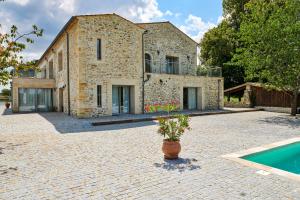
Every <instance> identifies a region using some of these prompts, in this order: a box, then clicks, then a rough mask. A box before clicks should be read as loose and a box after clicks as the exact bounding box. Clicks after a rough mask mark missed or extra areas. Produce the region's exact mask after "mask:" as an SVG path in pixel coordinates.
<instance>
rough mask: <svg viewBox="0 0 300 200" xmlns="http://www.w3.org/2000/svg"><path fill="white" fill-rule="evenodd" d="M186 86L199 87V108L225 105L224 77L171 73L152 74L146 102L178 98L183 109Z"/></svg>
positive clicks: (146, 89) (147, 88)
mask: <svg viewBox="0 0 300 200" xmlns="http://www.w3.org/2000/svg"><path fill="white" fill-rule="evenodd" d="M218 84H219V86H218ZM185 87H194V88H197V109H199V110H209V109H218V108H220V109H222V108H223V107H224V103H223V78H209V77H200V76H182V75H171V74H151V77H150V79H149V80H148V81H147V82H146V83H145V104H152V105H153V104H155V103H167V102H170V101H173V100H176V101H178V102H180V108H181V109H183V88H185ZM218 88H219V89H218ZM218 95H219V97H218ZM218 99H219V102H218Z"/></svg>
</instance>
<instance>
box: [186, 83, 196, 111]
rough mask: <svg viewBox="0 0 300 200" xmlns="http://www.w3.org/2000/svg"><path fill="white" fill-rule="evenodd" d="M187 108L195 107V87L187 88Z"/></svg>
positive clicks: (193, 108)
mask: <svg viewBox="0 0 300 200" xmlns="http://www.w3.org/2000/svg"><path fill="white" fill-rule="evenodd" d="M188 109H189V110H195V109H197V89H196V88H189V89H188Z"/></svg>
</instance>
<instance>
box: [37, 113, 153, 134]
mask: <svg viewBox="0 0 300 200" xmlns="http://www.w3.org/2000/svg"><path fill="white" fill-rule="evenodd" d="M39 115H40V116H42V117H43V118H44V119H46V120H47V121H48V122H49V123H51V124H52V125H53V126H54V127H55V129H56V131H58V132H59V133H79V132H92V131H111V130H122V129H130V128H137V127H144V126H151V125H156V122H154V121H146V122H137V123H128V124H114V125H102V126H92V125H91V120H89V119H78V118H75V117H70V116H67V115H66V114H63V113H39Z"/></svg>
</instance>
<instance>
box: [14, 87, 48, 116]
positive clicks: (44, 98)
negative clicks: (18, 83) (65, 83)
mask: <svg viewBox="0 0 300 200" xmlns="http://www.w3.org/2000/svg"><path fill="white" fill-rule="evenodd" d="M52 107H53V105H52V89H37V88H19V111H20V112H48V111H52Z"/></svg>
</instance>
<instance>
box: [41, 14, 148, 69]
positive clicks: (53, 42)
mask: <svg viewBox="0 0 300 200" xmlns="http://www.w3.org/2000/svg"><path fill="white" fill-rule="evenodd" d="M104 15H114V16H117V17H120V18H121V19H123V20H125V21H127V22H130V23H131V24H133V25H135V26H136V27H137V28H140V29H143V30H145V29H144V28H143V27H140V26H138V25H137V24H136V23H134V22H132V21H130V20H128V19H126V18H124V17H122V16H120V15H118V14H116V13H112V14H91V15H75V16H72V17H71V18H70V19H69V20H68V22H67V23H66V24H65V25H64V26H63V28H62V29H61V30H60V31H59V32H58V34H57V35H56V36H55V38H54V40H53V41H52V42H51V43H50V45H49V46H48V48H47V49H46V50H45V52H44V53H43V54H42V56H41V57H40V59H39V60H38V61H37V63H36V66H38V65H39V64H40V63H41V62H42V60H43V58H44V57H45V55H46V54H47V53H48V52H49V50H50V49H51V48H52V47H53V46H54V44H55V43H56V42H57V40H58V39H59V38H60V36H62V34H63V33H64V32H65V30H66V29H67V28H68V27H69V26H70V25H71V24H72V23H73V21H74V20H75V19H76V18H77V17H89V16H92V17H93V16H104Z"/></svg>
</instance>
